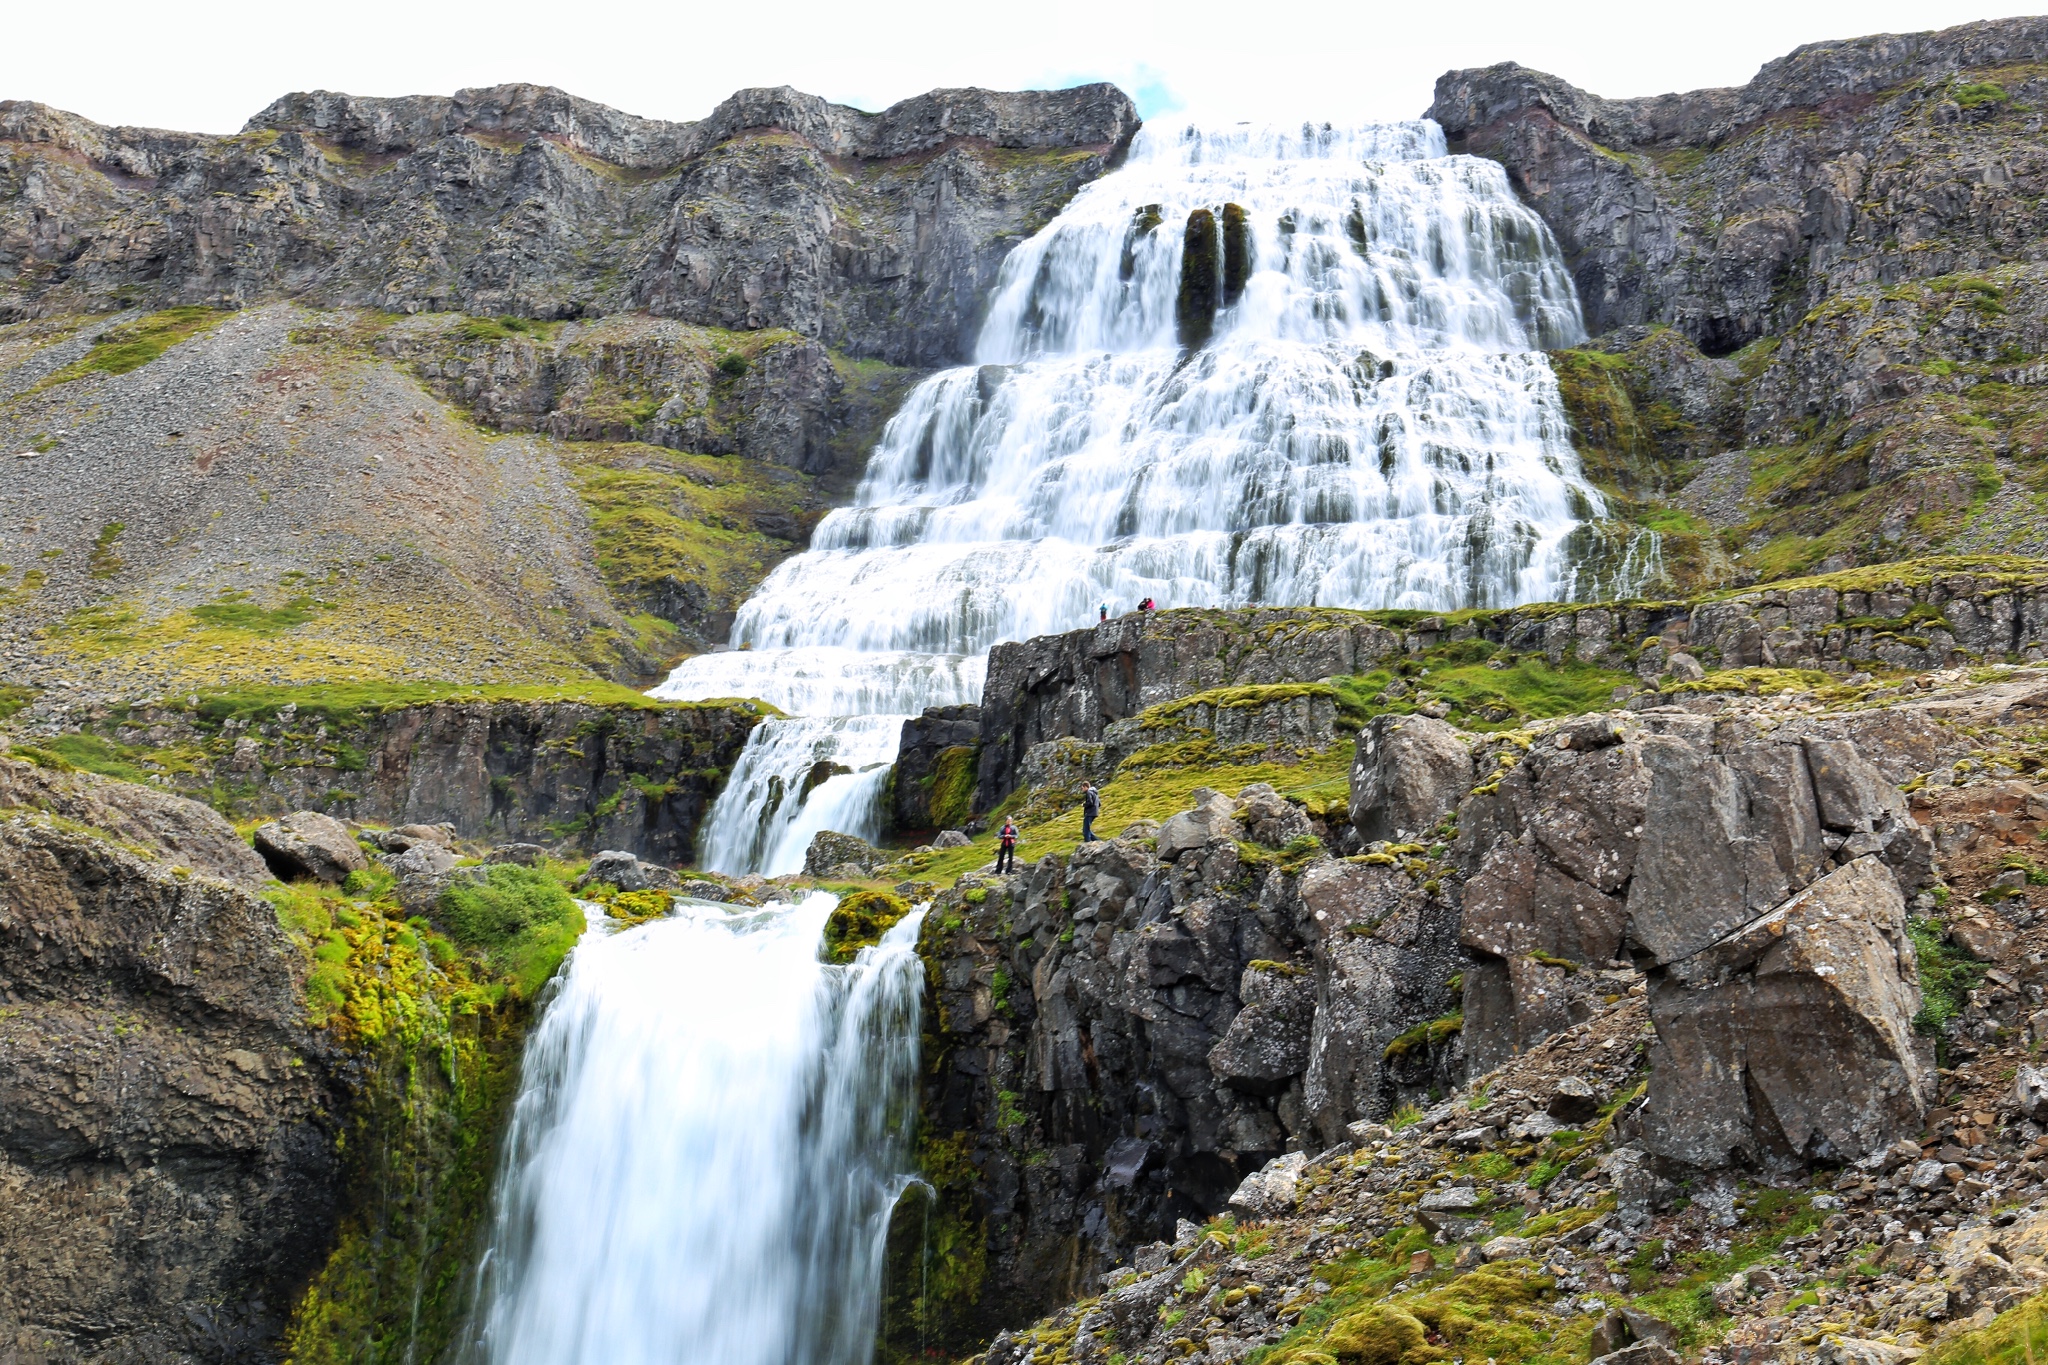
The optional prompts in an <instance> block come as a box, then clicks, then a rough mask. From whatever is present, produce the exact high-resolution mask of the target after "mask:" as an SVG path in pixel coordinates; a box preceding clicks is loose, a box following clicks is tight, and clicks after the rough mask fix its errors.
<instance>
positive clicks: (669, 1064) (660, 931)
mask: <svg viewBox="0 0 2048 1365" xmlns="http://www.w3.org/2000/svg"><path fill="white" fill-rule="evenodd" d="M833 904H834V900H833V898H832V897H830V896H825V895H812V896H810V897H808V898H807V899H805V900H804V901H803V902H802V903H801V904H799V905H793V906H791V905H774V906H769V907H767V908H765V909H762V910H759V911H744V910H733V911H728V910H726V909H725V908H723V907H717V906H701V905H690V904H685V905H682V906H679V907H678V909H677V911H676V912H675V914H674V915H673V916H671V917H669V918H664V919H659V920H655V921H652V922H650V923H647V924H644V925H641V926H639V927H637V928H633V929H629V930H625V931H622V932H619V933H615V934H606V933H605V932H604V931H603V929H602V928H600V927H599V926H598V925H597V924H593V928H592V930H591V932H590V934H589V935H588V936H586V938H585V939H584V941H583V943H582V944H581V945H579V946H578V947H577V949H576V951H575V953H574V955H573V956H572V957H571V958H570V960H569V964H568V966H567V968H566V969H565V973H564V976H563V978H562V980H561V982H560V986H559V992H558V994H557V995H556V996H555V998H554V999H553V1000H552V1002H551V1003H549V1005H548V1006H547V1010H546V1013H545V1014H544V1015H543V1016H542V1019H541V1022H540V1024H539V1026H538V1027H537V1028H536V1030H535V1032H534V1035H533V1037H532V1039H531V1040H530V1041H529V1042H528V1044H527V1053H526V1059H525V1065H524V1070H523V1073H522V1076H521V1086H520V1094H519V1098H518V1102H517V1105H516V1107H515V1109H514V1112H513V1118H512V1125H511V1129H510V1132H509V1134H508V1136H507V1139H506V1150H505V1160H504V1167H503V1170H502V1171H501V1173H500V1176H499V1180H498V1188H497V1210H496V1221H495V1224H494V1229H493V1237H492V1242H491V1246H490V1248H489V1250H488V1252H487V1253H486V1256H485V1259H484V1263H483V1267H482V1270H481V1273H480V1284H479V1298H478V1311H477V1316H476V1319H475V1323H474V1329H473V1331H472V1333H471V1336H470V1339H469V1340H468V1341H467V1342H466V1343H465V1358H466V1359H467V1360H468V1361H469V1362H471V1365H791V1362H796V1361H801V1362H803V1363H804V1365H865V1362H866V1361H867V1360H868V1359H869V1358H870V1355H871V1352H872V1346H873V1337H874V1327H875V1322H876V1315H877V1311H878V1308H879V1304H880V1294H881V1274H882V1254H883V1248H884V1241H885V1237H886V1234H887V1231H888V1221H889V1213H890V1210H891V1209H892V1208H893V1207H894V1206H895V1203H896V1199H897V1197H898V1196H899V1195H900V1194H901V1193H902V1192H903V1190H904V1188H905V1187H906V1186H907V1185H908V1184H909V1183H910V1180H911V1176H910V1175H909V1173H908V1172H909V1170H910V1161H909V1153H908V1149H907V1141H908V1134H909V1130H910V1125H911V1121H912V1119H913V1117H914V1114H915V1109H916V1084H917V1041H918V1011H919V1008H920V999H921V993H922V990H923V982H924V971H923V968H922V965H921V964H920V963H919V961H918V959H917V956H916V952H915V945H916V939H917V928H918V924H919V922H920V920H921V919H922V916H923V912H922V911H917V912H913V913H912V914H911V915H910V916H908V917H906V918H905V919H904V920H903V921H901V922H900V923H899V924H897V925H896V927H895V928H893V929H891V930H890V931H889V933H888V934H887V935H886V936H885V937H884V939H883V940H882V942H881V944H880V945H878V946H877V947H875V948H871V949H867V950H865V951H863V952H862V953H861V955H860V958H859V960H858V961H857V962H856V963H855V964H854V965H852V966H850V967H833V966H826V965H824V964H822V963H821V962H820V961H819V960H818V947H819V942H820V936H821V933H822V930H823V927H824V922H825V918H826V916H827V915H828V914H829V913H830V911H831V909H832V906H833Z"/></svg>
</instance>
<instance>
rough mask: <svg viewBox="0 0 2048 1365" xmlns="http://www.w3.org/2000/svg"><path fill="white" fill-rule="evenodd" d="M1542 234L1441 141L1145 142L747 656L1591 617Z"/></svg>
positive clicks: (757, 604)
mask: <svg viewBox="0 0 2048 1365" xmlns="http://www.w3.org/2000/svg"><path fill="white" fill-rule="evenodd" d="M1580 335H1581V328H1580V322H1579V312H1578V304H1577V300H1576V298H1575V296H1574V294H1573V292H1572V286H1571V281H1570V278H1569V277H1568V276H1567V275H1566V273H1565V271H1564V268H1563V264H1562V262H1561V261H1560V259H1559V256H1558V253H1557V251H1556V248H1555V246H1554V245H1553V244H1552V242H1551V240H1550V238H1549V236H1548V234H1547V233H1546V232H1545V230H1544V227H1543V225H1542V223H1541V221H1540V220H1538V219H1537V218H1536V216H1535V215H1534V214H1532V213H1531V212H1529V211H1528V210H1527V209H1525V208H1524V207H1522V205H1521V204H1520V203H1519V202H1518V201H1517V200H1516V199H1515V197H1514V195H1513V193H1512V192H1511V191H1510V189H1509V187H1508V183H1507V179H1506V176H1505V175H1504V174H1503V172H1502V171H1501V169H1500V167H1498V166H1496V165H1494V164H1493V163H1492V162H1488V161H1480V160H1475V159H1473V158H1470V157H1449V156H1445V155H1444V154H1443V140H1442V134H1441V133H1440V132H1439V131H1438V129H1437V128H1436V127H1435V125H1433V124H1427V123H1406V124H1393V125H1375V126H1368V127H1361V128H1350V129H1337V128H1330V127H1315V128H1307V127H1305V128H1300V129H1293V130H1278V129H1273V128H1257V127H1250V126H1241V127H1238V128H1232V129H1224V130H1220V131H1219V130H1202V129H1185V130H1181V131H1177V132H1161V131H1158V130H1153V129H1147V130H1146V131H1145V132H1144V133H1142V134H1141V135H1140V136H1139V138H1138V141H1137V143H1136V145H1135V146H1134V148H1133V150H1132V154H1131V157H1130V159H1129V161H1128V162H1127V163H1126V165H1125V166H1124V167H1123V168H1121V169H1120V170H1118V171H1116V172H1115V173H1113V174H1111V175H1108V176H1106V177H1104V178H1103V179H1101V180H1099V181H1096V182H1095V183H1094V184H1092V185H1089V186H1088V187H1087V188H1085V189H1083V190H1082V191H1081V193H1080V194H1079V195H1077V196H1076V197H1075V199H1074V201H1073V202H1072V203H1071V204H1070V205H1068V207H1067V208H1066V210H1065V211H1064V212H1063V213H1061V214H1060V215H1059V217H1058V218H1056V219H1055V220H1054V221H1053V222H1052V223H1051V224H1050V225H1048V226H1047V227H1046V228H1045V229H1044V230H1043V231H1041V232H1040V233H1038V235H1036V236H1035V237H1033V238H1032V239H1030V240H1029V241H1027V242H1025V243H1024V244H1022V245H1021V246H1019V247H1018V248H1017V250H1016V251H1015V252H1013V253H1012V254H1011V256H1010V258H1009V260H1008V261H1007V262H1006V263H1005V264H1004V267H1003V272H1002V276H1001V279H1000V281H999V283H998V286H997V289H996V293H995V296H994V298H993V300H992V302H991V305H990V309H989V317H988V321H987V324H986V325H985V327H984V329H983V332H982V336H981V340H980V346H979V356H980V358H981V360H982V361H983V362H985V363H983V364H981V365H978V366H971V367H963V368H959V369H954V370H949V371H946V372H944V373H941V374H939V375H936V376H934V377H933V378H932V379H930V380H928V381H926V382H925V383H924V384H923V385H921V386H919V388H918V389H917V390H916V391H915V392H914V393H913V394H912V395H911V397H910V398H909V400H908V401H907V402H906V403H905V406H904V408H903V410H902V411H901V412H900V413H899V414H898V415H897V416H896V418H895V420H893V421H892V422H891V423H890V424H889V427H888V429H887V431H886V433H885V434H884V436H883V439H882V442H881V444H880V446H879V447H878V448H877V450H876V451H875V454H874V457H873V459H872V460H871V461H870V464H869V468H868V472H867V475H866V478H865V480H864V481H863V483H862V485H861V487H860V490H859V492H858V495H857V497H856V499H855V505H854V506H852V507H850V508H845V509H842V510H840V511H837V512H834V513H833V514H832V515H831V516H829V517H827V518H826V519H825V521H824V522H823V523H822V524H821V525H820V526H819V528H818V531H817V533H816V535H815V536H814V538H813V541H812V549H811V551H810V552H809V553H807V554H805V555H802V556H800V557H798V558H796V559H793V560H790V561H788V562H786V563H785V564H783V565H782V566H781V567H780V568H778V569H777V570H776V571H775V573H774V574H773V575H771V576H770V578H769V579H768V581H767V582H766V583H765V584H764V585H763V586H762V589H761V590H760V591H759V592H758V593H757V594H756V595H755V596H754V597H753V599H752V600H750V601H749V602H748V603H747V604H746V606H745V607H744V608H743V609H742V610H741V612H740V615H739V620H738V623H737V625H736V628H735V638H736V640H737V641H739V642H741V643H745V644H749V645H753V646H756V647H766V648H789V647H794V646H816V645H829V646H840V647H845V648H851V649H856V650H909V651H924V652H930V653H941V654H960V655H971V654H978V653H980V652H982V651H985V650H986V649H987V648H988V647H989V645H991V644H993V643H994V642H995V641H997V640H1001V639H1006V638H1016V637H1020V636H1025V635H1031V634H1037V633H1041V632H1045V631H1051V630H1058V629H1063V628H1067V627H1071V626H1074V625H1078V624H1081V623H1083V622H1085V621H1088V620H1092V619H1093V617H1094V614H1095V611H1096V608H1097V606H1098V604H1100V603H1104V602H1107V603H1109V604H1110V605H1111V607H1112V609H1113V610H1123V609H1127V608H1128V607H1130V606H1131V605H1133V604H1135V603H1136V602H1137V601H1139V600H1140V599H1142V598H1145V597H1151V598H1154V599H1155V600H1157V601H1158V602H1160V603H1161V604H1162V605H1175V606H1190V605H1192V606H1209V605H1235V604H1242V603H1248V602H1288V603H1317V604H1324V605H1344V606H1403V607H1455V606H1463V605H1468V604H1475V605H1476V604H1501V603H1509V602H1518V601H1527V600H1531V599H1537V598H1543V597H1552V596H1562V595H1566V591H1567V590H1568V588H1569V565H1568V562H1567V561H1568V555H1567V554H1566V543H1565V542H1566V538H1567V537H1568V536H1569V535H1570V533H1571V532H1572V530H1573V529H1574V527H1575V526H1576V525H1578V523H1579V522H1580V521H1581V520H1582V519H1584V518H1587V517H1591V516H1597V515H1599V514H1600V512H1601V504H1600V498H1599V495H1598V494H1597V493H1596V492H1594V491H1593V489H1592V488H1591V487H1589V486H1588V485H1587V484H1586V483H1585V482H1584V480H1583V479H1582V478H1580V476H1579V474H1578V467H1577V461H1576V459H1575V458H1574V456H1573V454H1572V450H1571V446H1570V442H1569V439H1568V433H1567V428H1566V423H1565V420H1564V416H1563V413H1562V411H1561V409H1560V407H1559V404H1558V401H1557V395H1556V388H1555V384H1554V381H1553V379H1552V376H1551V373H1550V369H1549V366H1548V364H1547V363H1546V362H1545V360H1544V358H1543V357H1542V356H1541V355H1540V354H1538V353H1537V352H1539V351H1540V350H1541V349H1542V348H1546V347H1553V346H1560V345H1568V344H1571V343H1572V342H1574V341H1576V340H1578V339H1579V337H1580Z"/></svg>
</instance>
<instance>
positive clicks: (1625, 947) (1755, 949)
mask: <svg viewBox="0 0 2048 1365" xmlns="http://www.w3.org/2000/svg"><path fill="white" fill-rule="evenodd" d="M1556 734H1557V736H1558V737H1560V740H1561V742H1558V743H1555V744H1549V745H1546V744H1538V745H1535V746H1533V747H1532V748H1531V749H1530V750H1529V751H1528V752H1527V753H1526V754H1519V755H1518V754H1509V753H1503V754H1501V755H1500V756H1499V758H1498V760H1497V761H1498V762H1499V763H1500V765H1501V771H1500V775H1499V776H1498V778H1497V779H1496V780H1495V781H1493V782H1491V783H1489V784H1487V787H1486V788H1484V789H1482V791H1481V793H1480V794H1478V795H1475V796H1473V797H1472V798H1471V799H1469V800H1468V801H1466V802H1465V804H1464V806H1463V807H1461V809H1460V811H1459V835H1458V840H1457V845H1456V850H1455V854H1454V856H1455V857H1456V858H1457V859H1458V860H1459V861H1460V863H1461V864H1462V865H1463V866H1464V867H1465V868H1466V869H1467V872H1468V876H1467V880H1466V884H1465V890H1464V897H1463V902H1464V903H1463V916H1462V921H1461V923H1460V926H1459V941H1460V943H1461V944H1462V945H1463V946H1464V947H1465V949H1466V950H1467V951H1469V952H1470V953H1471V954H1472V955H1473V957H1474V959H1475V960H1474V962H1473V963H1472V965H1471V966H1470V967H1469V968H1468V969H1467V970H1466V972H1465V978H1464V997H1465V1002H1464V1003H1465V1011H1464V1026H1463V1040H1464V1049H1465V1059H1466V1063H1467V1067H1468V1069H1469V1072H1470V1074H1473V1075H1477V1074H1479V1073H1481V1072H1484V1071H1486V1070H1489V1069H1491V1068H1492V1067H1494V1066H1496V1065H1499V1064H1500V1063H1501V1062H1503V1061H1505V1060H1506V1059H1507V1058H1508V1057H1510V1056H1513V1055H1514V1054H1515V1053H1518V1052H1521V1051H1523V1050H1525V1049H1527V1048H1530V1047H1533V1046H1535V1045H1536V1044H1537V1043H1539V1042H1541V1041H1542V1040H1543V1039H1545V1038H1547V1037H1550V1036H1552V1035H1553V1034H1556V1033H1557V1032H1559V1031H1561V1030H1563V1029H1565V1028H1568V1027H1570V1026H1571V1025H1573V1024H1574V1023H1577V1022H1579V1021H1580V1020H1582V1019H1584V1018H1586V1017H1587V1016H1588V1015H1589V1014H1590V1013H1591V1012H1592V1011H1593V1010H1594V1009H1595V1008H1596V1001H1595V999H1594V998H1593V997H1594V996H1595V995H1596V994H1597V993H1598V992H1600V991H1602V990H1604V989H1606V983H1605V982H1603V981H1602V979H1601V977H1600V976H1599V973H1598V969H1599V968H1602V967H1605V966H1608V965H1610V960H1611V959H1615V958H1617V957H1621V956H1623V955H1626V956H1628V957H1630V958H1632V959H1633V960H1634V962H1635V964H1636V965H1637V966H1638V967H1641V968H1643V969H1646V970H1647V971H1648V973H1649V978H1650V1005H1651V1017H1652V1020H1653V1022H1654V1023H1655V1024H1656V1026H1657V1030H1658V1035H1659V1038H1660V1040H1661V1041H1660V1043H1659V1045H1658V1046H1659V1049H1660V1056H1661V1058H1662V1060H1660V1061H1659V1062H1658V1063H1657V1064H1656V1066H1655V1068H1654V1070H1653V1073H1652V1079H1651V1088H1650V1110H1651V1113H1652V1114H1653V1115H1655V1116H1657V1117H1656V1118H1654V1119H1653V1120H1652V1121H1650V1125H1649V1126H1650V1136H1649V1138H1648V1142H1649V1146H1650V1148H1651V1150H1652V1151H1653V1153H1654V1154H1656V1155H1658V1156H1662V1157H1669V1158H1673V1159H1677V1160H1682V1161H1686V1162H1690V1163H1692V1164H1696V1165H1708V1166H1717V1165H1722V1164H1725V1163H1727V1162H1729V1161H1763V1162H1773V1161H1779V1162H1783V1161H1794V1160H1807V1159H1819V1158H1823V1157H1828V1158H1835V1159H1845V1160H1846V1159H1853V1158H1854V1157H1858V1156H1861V1155H1863V1154H1865V1153H1867V1152H1870V1151H1875V1150H1878V1149H1879V1148H1881V1147H1883V1146H1884V1145H1885V1144H1886V1143H1887V1142H1889V1141H1896V1140H1897V1138H1898V1137H1899V1136H1900V1135H1901V1134H1902V1133H1904V1132H1907V1131H1909V1130H1912V1129H1914V1128H1915V1127H1916V1125H1917V1121H1918V1120H1917V1115H1918V1113H1919V1112H1920V1108H1921V1107H1922V1105H1923V1103H1924V1096H1923V1084H1922V1081H1923V1078H1922V1077H1921V1069H1920V1063H1919V1061H1918V1060H1917V1054H1915V1053H1914V1051H1913V1049H1912V1040H1911V1030H1910V1021H1911V1019H1912V1017H1913V1014H1914V1013H1915V1011H1916V1010H1917V1009H1918V1008H1919V999H1918V988H1917V986H1916V985H1915V981H1916V974H1915V968H1914V964H1913V956H1912V949H1911V947H1910V944H1909V943H1908V941H1907V940H1906V938H1905V923H1904V895H1905V892H1907V891H1910V890H1912V889H1915V888H1917V887H1918V886H1919V885H1920V884H1921V883H1922V882H1923V881H1924V880H1925V878H1926V877H1927V875H1928V867H1929V863H1928V853H1927V847H1928V846H1927V840H1926V838H1925V836H1924V835H1923V834H1921V832H1920V831H1919V828H1918V826H1917V825H1915V824H1914V823H1913V821H1912V820H1911V819H1910V818H1909V817H1908V815H1907V808H1906V804H1905V800H1904V798H1903V796H1901V795H1900V793H1899V791H1898V789H1897V788H1896V787H1893V786H1892V785H1891V784H1890V783H1889V782H1887V781H1886V780H1885V779H1884V777H1883V775H1882V774H1881V773H1880V772H1879V771H1878V770H1877V769H1876V768H1875V767H1874V766H1873V765H1872V764H1871V763H1870V762H1869V761H1868V760H1866V759H1865V758H1864V757H1863V756H1862V755H1861V754H1860V752H1859V751H1858V750H1857V748H1856V746H1854V745H1853V744H1850V743H1848V742H1846V741H1842V740H1838V739H1821V738H1815V737H1812V736H1810V735H1809V736H1805V737H1802V736H1800V735H1797V734H1787V733H1784V732H1783V731H1776V730H1770V729H1765V728H1763V727H1761V726H1758V725H1756V724H1754V723H1751V722H1744V721H1733V722H1715V721H1712V720H1710V719H1708V718H1706V717H1702V716H1692V715H1688V714H1681V713H1653V712H1645V713H1642V714H1641V715H1640V716H1639V717H1637V718H1635V721H1633V722H1630V721H1624V722H1622V723H1620V724H1619V725H1610V724H1606V723H1597V724H1596V723H1586V722H1575V723H1573V724H1572V725H1570V726H1567V727H1561V728H1560V730H1559V731H1557V732H1556ZM1789 1019H1797V1020H1799V1027H1797V1028H1787V1027H1786V1026H1785V1025H1786V1021H1787V1020H1789ZM1809 1024H1810V1026H1809ZM1831 1078H1832V1079H1831ZM1845 1154H1846V1155H1845Z"/></svg>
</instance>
